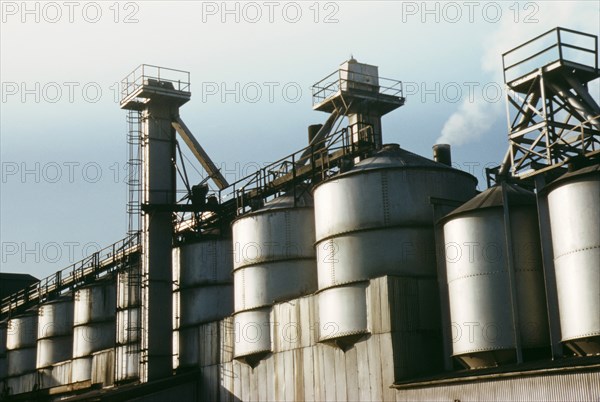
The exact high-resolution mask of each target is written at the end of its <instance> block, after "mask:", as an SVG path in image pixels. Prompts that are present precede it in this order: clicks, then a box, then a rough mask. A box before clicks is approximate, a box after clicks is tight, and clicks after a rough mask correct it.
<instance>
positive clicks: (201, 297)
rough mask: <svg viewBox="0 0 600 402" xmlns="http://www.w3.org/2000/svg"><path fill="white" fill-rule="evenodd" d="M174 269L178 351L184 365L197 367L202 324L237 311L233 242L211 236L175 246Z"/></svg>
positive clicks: (180, 362) (180, 360) (180, 363)
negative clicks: (177, 318)
mask: <svg viewBox="0 0 600 402" xmlns="http://www.w3.org/2000/svg"><path fill="white" fill-rule="evenodd" d="M173 269H174V271H176V272H174V278H177V280H178V285H179V286H178V290H177V292H176V293H177V294H176V298H175V299H176V302H177V304H176V306H177V307H178V310H179V311H178V313H179V314H178V315H177V316H178V317H179V322H178V323H177V324H178V326H176V328H178V330H177V331H176V332H177V335H176V336H175V339H177V342H178V349H176V351H175V352H176V354H178V355H179V365H180V366H181V367H186V366H195V365H197V364H198V359H199V350H198V346H199V342H198V326H199V325H200V324H203V323H206V322H210V321H217V320H220V319H222V318H224V317H227V316H229V315H231V313H233V280H232V277H231V271H232V269H233V252H232V241H231V239H223V238H220V237H219V236H216V235H215V236H212V237H211V236H210V235H207V236H205V237H204V238H202V239H201V240H199V241H197V242H193V243H187V244H182V245H181V246H179V247H176V248H174V249H173ZM177 324H176V325H177Z"/></svg>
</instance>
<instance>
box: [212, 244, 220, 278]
mask: <svg viewBox="0 0 600 402" xmlns="http://www.w3.org/2000/svg"><path fill="white" fill-rule="evenodd" d="M217 247H218V244H217V241H216V240H212V241H211V242H210V248H211V252H212V274H213V277H212V279H213V280H214V281H216V280H217V263H218V260H217Z"/></svg>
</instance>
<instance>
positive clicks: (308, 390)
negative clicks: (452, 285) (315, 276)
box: [198, 277, 600, 402]
mask: <svg viewBox="0 0 600 402" xmlns="http://www.w3.org/2000/svg"><path fill="white" fill-rule="evenodd" d="M436 294H437V292H436V283H435V281H433V280H429V279H416V278H399V277H382V278H377V279H374V280H372V281H371V282H370V285H369V288H368V290H367V304H368V313H369V329H370V331H371V334H370V335H369V336H367V337H366V338H365V339H363V340H361V341H359V342H357V343H356V344H355V345H354V347H352V348H350V349H349V350H347V351H346V352H343V351H342V350H341V349H338V348H334V347H332V346H329V345H324V344H320V343H317V339H318V331H319V330H322V326H321V325H320V324H319V323H318V322H316V320H317V318H316V317H317V305H316V303H317V300H318V298H317V297H315V296H307V297H303V298H300V299H294V300H291V301H289V302H285V303H278V304H276V305H274V306H273V309H272V312H271V320H272V325H271V328H272V329H271V330H272V333H271V339H272V340H273V351H274V352H273V353H272V354H270V355H268V356H267V357H265V358H264V359H263V360H262V361H261V362H260V364H258V365H257V366H256V367H255V368H252V367H250V366H248V365H246V364H244V363H240V362H238V361H236V360H233V353H232V352H233V347H234V345H235V341H236V337H238V336H241V333H240V332H241V331H239V329H237V330H236V328H234V327H233V319H231V318H228V319H225V320H223V321H220V322H214V323H209V324H205V325H203V326H200V327H199V343H200V345H199V349H200V353H199V356H200V361H199V362H198V364H199V366H201V367H202V374H201V377H202V378H201V387H200V388H201V389H200V395H199V397H198V400H220V401H240V400H243V401H258V400H273V401H275V400H276V401H300V400H306V401H325V400H329V401H332V400H337V401H356V400H361V401H380V400H385V401H394V400H396V401H423V400H427V401H455V400H458V401H461V402H464V401H481V400H502V401H508V400H510V401H539V400H555V401H565V400H569V401H571V400H586V401H588V400H593V401H600V370H598V372H595V373H594V372H592V373H583V372H581V373H567V374H561V375H556V374H554V375H550V374H540V375H537V376H531V377H516V378H503V379H496V380H491V379H487V380H485V381H482V382H464V383H457V384H451V385H436V386H428V387H425V388H412V389H394V388H391V386H392V384H393V383H394V382H395V381H399V380H401V379H402V378H409V377H411V376H415V375H418V373H423V372H426V371H427V369H428V368H429V369H430V370H431V369H433V371H436V372H440V371H441V368H440V367H441V366H440V364H441V360H440V356H441V355H442V352H441V342H440V341H441V340H440V338H439V336H438V334H439V328H438V325H439V324H438V322H439V319H438V313H437V306H438V300H437V297H436Z"/></svg>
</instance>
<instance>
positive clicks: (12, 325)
mask: <svg viewBox="0 0 600 402" xmlns="http://www.w3.org/2000/svg"><path fill="white" fill-rule="evenodd" d="M37 328H38V313H37V308H36V309H34V310H30V311H28V312H27V313H25V314H23V315H20V316H18V317H15V318H12V319H10V320H8V327H7V333H6V358H7V360H8V370H7V371H8V376H18V375H21V374H25V373H28V372H31V371H35V368H36V356H37V332H38V330H37Z"/></svg>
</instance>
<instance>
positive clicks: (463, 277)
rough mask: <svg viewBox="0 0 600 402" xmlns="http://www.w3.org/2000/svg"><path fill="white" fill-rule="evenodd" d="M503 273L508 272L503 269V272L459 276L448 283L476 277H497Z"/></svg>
mask: <svg viewBox="0 0 600 402" xmlns="http://www.w3.org/2000/svg"><path fill="white" fill-rule="evenodd" d="M503 272H508V270H506V269H503V270H501V271H488V272H479V273H477V274H470V275H464V276H459V277H458V278H454V279H452V280H451V281H448V283H452V282H454V281H458V280H459V279H465V278H472V277H474V276H485V275H496V274H501V273H503Z"/></svg>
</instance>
